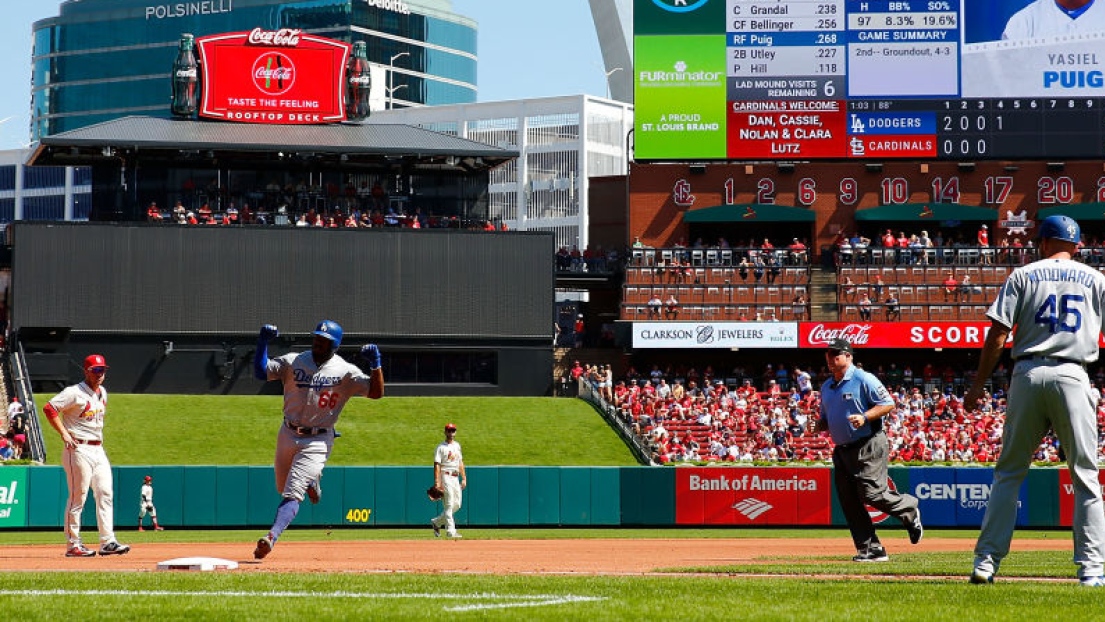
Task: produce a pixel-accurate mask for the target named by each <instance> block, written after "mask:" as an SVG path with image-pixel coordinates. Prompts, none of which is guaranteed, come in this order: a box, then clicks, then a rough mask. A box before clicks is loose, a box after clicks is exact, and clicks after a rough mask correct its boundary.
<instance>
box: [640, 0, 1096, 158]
mask: <svg viewBox="0 0 1105 622" xmlns="http://www.w3.org/2000/svg"><path fill="white" fill-rule="evenodd" d="M1061 5H1062V6H1061ZM634 65H635V71H634V97H635V102H634V103H635V108H636V112H635V115H636V121H635V129H634V145H635V157H636V159H638V160H645V161H647V160H673V159H679V160H684V159H692V160H804V159H879V160H882V159H889V158H911V159H956V160H961V159H1048V158H1072V159H1073V158H1101V157H1105V73H1103V72H1105V0H1094V1H1093V2H1088V3H1087V0H1059V1H1058V2H1057V0H970V1H969V2H968V0H893V1H889V0H635V4H634Z"/></svg>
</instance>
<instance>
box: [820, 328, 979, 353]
mask: <svg viewBox="0 0 1105 622" xmlns="http://www.w3.org/2000/svg"><path fill="white" fill-rule="evenodd" d="M989 330H990V323H989V322H802V323H800V324H799V325H798V333H799V343H800V347H803V348H824V347H825V346H827V345H828V344H829V342H830V341H832V340H833V339H845V340H847V341H848V342H849V343H851V344H852V345H854V346H857V347H862V348H979V347H981V346H982V343H983V342H984V341H985V340H986V333H987V331H989Z"/></svg>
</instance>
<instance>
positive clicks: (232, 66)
mask: <svg viewBox="0 0 1105 622" xmlns="http://www.w3.org/2000/svg"><path fill="white" fill-rule="evenodd" d="M196 44H197V47H198V48H199V56H200V63H201V65H202V67H203V101H202V103H201V106H200V110H199V115H200V116H201V117H208V118H212V119H222V120H227V121H238V122H241V123H277V124H285V125H286V124H311V123H334V122H337V121H342V120H344V119H345V102H344V99H345V90H344V80H343V79H342V78H343V75H344V71H345V65H346V61H347V60H348V58H349V54H350V50H351V49H352V48H351V46H350V45H349V44H348V43H345V42H344V41H336V40H333V39H326V38H323V37H317V36H314V35H307V34H303V33H302V32H301V31H300V30H298V29H291V28H283V29H280V30H277V31H265V30H262V29H260V28H254V29H253V30H252V31H250V32H237V33H226V34H219V35H211V36H208V37H200V38H199V39H197V40H196Z"/></svg>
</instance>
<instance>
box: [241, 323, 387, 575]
mask: <svg viewBox="0 0 1105 622" xmlns="http://www.w3.org/2000/svg"><path fill="white" fill-rule="evenodd" d="M279 334H280V332H279V331H278V330H277V329H276V327H275V326H273V325H271V324H266V325H264V326H262V327H261V333H260V335H259V336H258V337H257V350H256V351H255V352H254V356H253V375H254V376H255V377H256V378H257V379H258V380H279V381H280V382H281V383H283V385H284V421H283V423H282V424H281V425H280V433H279V434H278V435H277V437H276V458H275V459H274V461H273V462H274V470H275V472H276V490H277V491H279V492H280V494H281V496H282V497H283V499H282V500H281V502H280V505H279V507H277V509H276V518H275V520H274V521H273V524H272V529H270V530H269V532H268V533H267V534H265V535H264V536H263V537H262V538H261V539H260V540H258V541H257V548H255V549H254V550H253V556H254V557H255V558H256V559H263V558H264V557H265V556H266V555H268V554H269V553H271V552H272V547H274V546H276V541H277V540H278V539H279V538H280V534H281V533H283V532H284V530H285V529H287V527H288V525H290V524H291V523H292V520H294V519H295V516H296V514H298V513H299V504H300V503H301V502H302V501H303V497H304V496H306V497H308V498H309V499H310V500H311V503H318V502H319V499H320V498H321V497H322V485H321V479H322V469H323V468H324V467H325V466H326V460H327V459H328V458H329V457H330V451H331V450H332V449H333V447H334V424H335V423H337V422H338V416H339V415H340V414H341V411H342V408H344V407H345V403H346V402H347V401H349V398H351V397H353V396H354V395H363V396H365V397H368V398H371V399H374V400H375V399H380V398H381V397H383V396H384V371H383V368H382V367H381V366H380V349H379V348H377V347H376V344H373V343H370V344H367V345H365V346H362V347H361V352H360V357H361V360H363V361H364V362H365V363H367V365H368V367H369V370H370V371H369V374H368V375H365V373H364V372H362V371H361V370H360V368H358V367H357V366H356V365H353V364H351V363H347V362H346V361H345V359H343V358H342V357H340V356H335V353H337V351H338V346H340V345H341V338H342V329H341V326H339V325H338V323H337V322H332V321H330V320H323V321H322V322H320V323H319V325H318V326H317V327H315V330H314V332H313V335H314V338H313V340H312V342H311V349H310V350H309V351H307V352H302V353H298V354H297V353H295V352H291V353H289V354H285V355H284V356H281V357H277V358H275V359H270V358H269V342H270V341H272V340H273V339H275V338H276V337H277V336H278V335H279Z"/></svg>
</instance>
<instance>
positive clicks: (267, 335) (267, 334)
mask: <svg viewBox="0 0 1105 622" xmlns="http://www.w3.org/2000/svg"><path fill="white" fill-rule="evenodd" d="M279 335H280V331H279V330H277V328H276V327H275V326H273V325H272V324H265V325H264V326H262V327H261V334H260V335H258V339H260V340H261V341H272V340H273V339H276V338H277V337H278V336H279Z"/></svg>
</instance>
